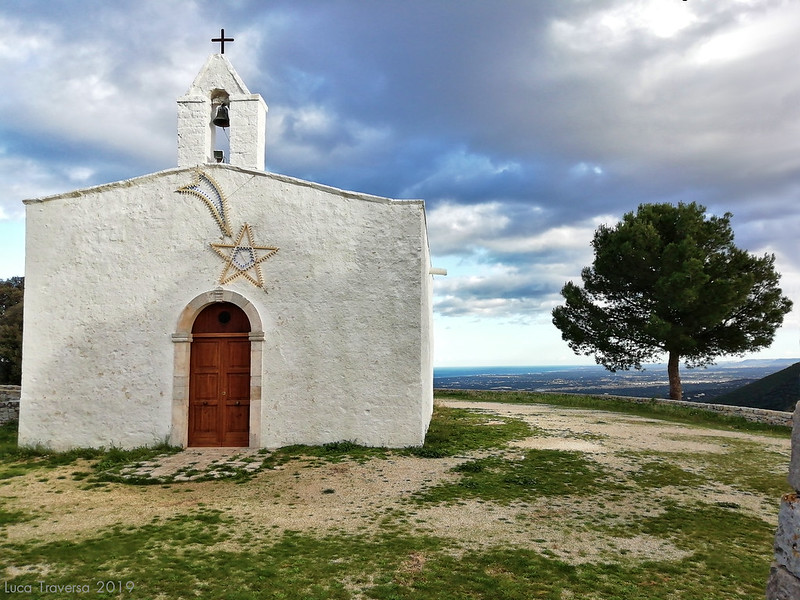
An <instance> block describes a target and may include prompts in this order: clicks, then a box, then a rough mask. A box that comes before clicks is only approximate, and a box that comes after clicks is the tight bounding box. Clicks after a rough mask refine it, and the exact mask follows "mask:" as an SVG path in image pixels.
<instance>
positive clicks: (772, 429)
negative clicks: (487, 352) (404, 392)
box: [436, 390, 788, 436]
mask: <svg viewBox="0 0 800 600" xmlns="http://www.w3.org/2000/svg"><path fill="white" fill-rule="evenodd" d="M436 397H437V398H441V399H452V400H471V401H476V402H477V401H480V402H504V403H508V404H548V405H551V406H561V407H563V408H577V409H588V410H602V411H610V412H614V413H620V414H626V415H633V416H637V417H647V418H652V419H659V420H661V421H670V422H673V423H682V424H686V425H696V426H701V427H713V428H717V429H725V430H729V431H751V432H756V433H774V434H776V435H778V436H785V435H786V433H787V431H788V428H786V427H781V426H778V425H767V424H765V423H754V422H751V421H748V420H747V419H745V418H743V417H736V416H732V415H725V414H721V413H715V412H711V411H708V410H704V409H702V408H693V407H687V406H684V405H670V404H663V403H660V402H655V401H653V402H648V403H644V404H639V403H634V402H629V401H626V400H622V399H618V398H614V397H608V396H582V395H579V394H552V393H546V394H545V393H539V392H492V391H481V390H437V392H436Z"/></svg>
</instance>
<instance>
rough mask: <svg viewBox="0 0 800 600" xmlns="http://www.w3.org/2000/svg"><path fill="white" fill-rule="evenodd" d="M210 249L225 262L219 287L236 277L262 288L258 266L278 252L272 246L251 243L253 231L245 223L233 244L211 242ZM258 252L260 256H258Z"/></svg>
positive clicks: (261, 278)
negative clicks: (245, 238)
mask: <svg viewBox="0 0 800 600" xmlns="http://www.w3.org/2000/svg"><path fill="white" fill-rule="evenodd" d="M245 235H247V243H244V241H243V240H244V237H245ZM211 247H212V248H213V249H214V252H216V253H217V254H219V255H220V256H221V257H222V259H223V260H224V261H225V268H224V269H223V270H222V275H220V277H219V283H220V285H225V284H226V283H230V282H231V281H233V280H235V279H237V278H238V277H244V278H245V279H247V281H249V282H250V283H252V284H253V285H254V286H256V287H260V288H263V287H264V278H263V277H262V275H261V267H260V266H259V265H260V264H261V263H262V262H264V261H265V260H267V259H268V258H270V257H271V256H274V255H275V253H276V252H277V251H278V248H275V247H273V246H256V245H255V244H254V243H253V231H252V230H251V229H250V225H249V224H247V223H245V224H244V225H242V229H241V231H239V237H238V238H237V240H236V242H235V243H233V244H215V243H213V242H212V243H211ZM259 252H262V254H260V255H259ZM254 275H255V276H254Z"/></svg>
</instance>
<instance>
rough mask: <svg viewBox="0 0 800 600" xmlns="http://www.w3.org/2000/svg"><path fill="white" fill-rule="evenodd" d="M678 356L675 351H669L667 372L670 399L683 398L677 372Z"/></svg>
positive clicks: (679, 377)
mask: <svg viewBox="0 0 800 600" xmlns="http://www.w3.org/2000/svg"><path fill="white" fill-rule="evenodd" d="M679 362H680V356H678V353H677V352H673V351H670V353H669V362H668V363H667V374H668V375H669V397H670V398H671V399H672V400H681V399H682V398H683V388H681V374H680V373H679V372H678V364H679Z"/></svg>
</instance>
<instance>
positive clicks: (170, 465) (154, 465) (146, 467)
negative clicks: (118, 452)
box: [119, 448, 267, 482]
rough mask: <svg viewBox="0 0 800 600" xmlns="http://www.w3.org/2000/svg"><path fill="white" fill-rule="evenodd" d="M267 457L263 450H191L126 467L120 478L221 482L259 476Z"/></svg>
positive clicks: (164, 455)
mask: <svg viewBox="0 0 800 600" xmlns="http://www.w3.org/2000/svg"><path fill="white" fill-rule="evenodd" d="M266 457H267V455H266V454H265V453H264V451H263V450H260V449H259V448H188V449H186V450H183V451H181V452H178V453H176V454H162V455H160V456H156V457H155V458H153V459H151V460H147V461H142V462H139V463H136V464H134V465H131V466H129V467H124V468H123V469H122V470H121V471H120V472H119V474H120V476H122V477H124V478H129V479H139V478H149V479H156V480H159V481H165V482H166V481H195V480H197V479H221V478H224V477H232V476H234V475H236V474H237V473H240V472H241V471H244V472H245V473H255V472H256V471H258V470H259V469H261V468H262V466H263V462H264V459H265V458H266Z"/></svg>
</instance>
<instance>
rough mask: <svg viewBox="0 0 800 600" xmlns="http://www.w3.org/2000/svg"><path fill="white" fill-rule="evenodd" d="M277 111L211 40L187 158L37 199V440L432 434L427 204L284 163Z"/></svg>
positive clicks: (185, 130)
mask: <svg viewBox="0 0 800 600" xmlns="http://www.w3.org/2000/svg"><path fill="white" fill-rule="evenodd" d="M224 113H227V114H224ZM266 114H267V107H266V105H265V104H264V102H263V100H262V99H261V97H260V96H258V95H257V94H251V93H250V92H249V90H248V89H247V87H246V86H245V85H244V83H243V82H242V80H241V79H240V78H239V76H238V75H237V74H236V72H235V70H234V69H233V67H232V66H231V64H230V62H229V61H228V60H227V58H225V56H224V55H223V54H214V55H211V56H210V57H209V59H208V61H207V62H206V65H205V66H204V67H203V69H202V70H201V71H200V73H199V74H198V76H197V78H196V79H195V81H194V83H193V84H192V86H191V87H190V88H189V90H188V92H187V94H186V95H185V96H183V97H182V98H180V99H179V100H178V167H177V168H175V169H170V170H166V171H161V172H158V173H154V174H151V175H146V176H143V177H138V178H135V179H131V180H127V181H120V182H116V183H110V184H107V185H101V186H97V187H92V188H88V189H82V190H77V191H73V192H69V193H65V194H60V195H56V196H50V197H46V198H39V199H33V200H27V201H25V204H26V220H27V224H26V228H27V229H26V281H25V283H26V286H25V287H26V289H25V329H24V339H23V381H22V398H21V405H20V423H19V441H20V443H21V444H25V445H34V444H41V445H44V446H46V447H50V448H54V449H59V450H63V449H67V448H72V447H112V446H116V447H122V448H131V447H136V446H145V445H154V444H158V443H161V442H164V441H166V442H169V443H171V444H173V445H177V446H184V447H186V446H249V447H278V446H282V445H287V444H322V443H327V442H334V441H340V440H349V441H353V442H356V443H360V444H364V445H372V446H388V447H402V446H409V445H420V444H422V443H423V441H424V437H425V433H426V431H427V427H428V424H429V422H430V417H431V412H432V408H433V371H432V354H431V353H432V343H431V338H432V269H431V267H430V256H429V250H428V241H427V231H426V223H425V207H424V203H423V202H422V201H419V200H392V199H387V198H381V197H375V196H369V195H365V194H360V193H354V192H347V191H342V190H339V189H335V188H331V187H327V186H324V185H320V184H316V183H311V182H307V181H302V180H299V179H294V178H291V177H286V176H281V175H276V174H272V173H268V172H266V171H265V170H264V147H265V125H266ZM215 121H216V124H215ZM220 124H222V125H223V126H225V127H226V131H229V135H230V138H229V139H230V151H229V159H228V160H223V161H221V162H217V161H218V159H219V156H215V153H214V147H215V145H216V143H215V136H216V135H217V134H218V133H219V130H220V127H218V126H217V125H220Z"/></svg>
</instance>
